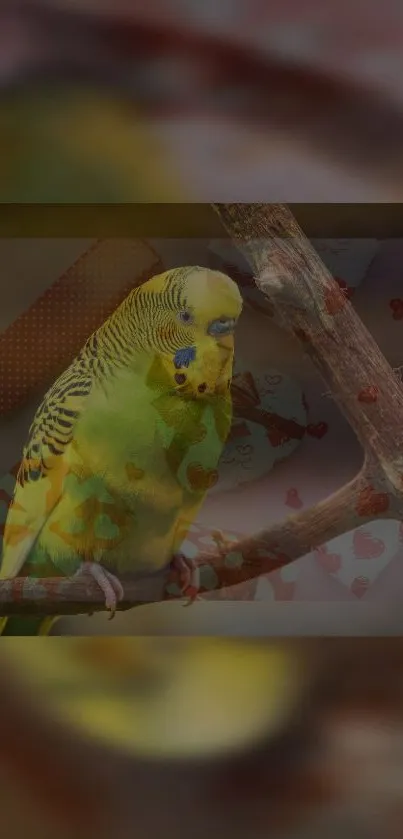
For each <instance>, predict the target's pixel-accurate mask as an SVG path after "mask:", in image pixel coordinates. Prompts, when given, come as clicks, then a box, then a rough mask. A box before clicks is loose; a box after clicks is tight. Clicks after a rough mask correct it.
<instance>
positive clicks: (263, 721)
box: [2, 637, 305, 758]
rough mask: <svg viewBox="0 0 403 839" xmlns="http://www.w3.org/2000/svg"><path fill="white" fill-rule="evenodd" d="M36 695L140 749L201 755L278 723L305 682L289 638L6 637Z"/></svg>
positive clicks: (83, 724)
mask: <svg viewBox="0 0 403 839" xmlns="http://www.w3.org/2000/svg"><path fill="white" fill-rule="evenodd" d="M2 651H3V655H6V656H7V659H8V660H9V663H11V662H12V663H13V664H14V666H15V667H16V668H17V669H18V676H19V678H20V679H21V677H22V676H23V677H24V680H25V681H26V683H27V686H29V688H30V689H31V693H32V696H33V698H34V699H37V700H39V701H40V703H41V707H42V708H43V709H44V708H45V710H46V714H49V713H51V714H52V715H55V714H56V715H57V717H58V718H59V719H60V720H61V721H63V722H67V723H68V724H69V725H72V726H74V727H76V728H77V729H78V730H80V731H81V732H82V733H83V734H88V735H91V736H92V737H95V738H97V739H101V740H104V741H106V742H108V743H109V744H111V745H113V746H115V747H116V746H118V747H119V748H121V749H124V750H125V751H130V752H134V753H136V754H138V755H148V756H154V757H160V758H164V757H165V758H166V757H190V756H194V757H202V756H211V755H214V754H218V753H224V752H227V751H230V750H234V749H235V750H236V749H240V748H242V747H244V746H247V745H248V744H253V743H254V742H255V741H259V740H260V739H261V738H263V737H264V736H270V735H271V734H274V733H277V732H278V731H279V730H280V729H281V728H282V726H284V725H285V724H286V723H287V721H288V720H289V718H290V716H292V713H293V711H294V709H295V707H296V703H297V702H298V699H299V698H300V697H301V692H302V690H303V686H304V683H305V678H304V677H305V673H304V668H303V662H301V660H300V656H299V655H298V653H297V651H296V649H295V648H294V646H293V645H292V644H289V643H283V642H275V643H271V642H269V643H266V642H265V643H261V642H255V641H238V640H232V639H228V640H227V639H217V638H206V639H204V638H189V639H159V638H94V637H92V638H91V637H89V638H56V637H51V638H47V639H40V638H29V639H27V638H24V639H22V638H6V637H5V638H3V642H2Z"/></svg>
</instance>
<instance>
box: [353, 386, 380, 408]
mask: <svg viewBox="0 0 403 839" xmlns="http://www.w3.org/2000/svg"><path fill="white" fill-rule="evenodd" d="M378 395H379V388H377V387H376V385H369V386H368V387H364V388H363V389H362V390H360V392H359V394H358V401H359V402H364V404H366V405H371V403H373V402H376V401H377V399H378Z"/></svg>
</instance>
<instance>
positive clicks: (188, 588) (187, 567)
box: [171, 553, 200, 606]
mask: <svg viewBox="0 0 403 839" xmlns="http://www.w3.org/2000/svg"><path fill="white" fill-rule="evenodd" d="M171 567H172V568H174V570H175V571H176V572H177V573H178V575H179V579H180V581H181V594H183V595H184V596H185V597H188V600H187V602H186V603H185V604H184V605H185V606H191V605H192V603H194V602H195V600H200V597H199V590H200V570H199V566H198V565H197V564H196V562H195V561H194V559H189V557H187V556H185V555H184V554H182V553H177V554H175V556H174V557H173V558H172V562H171Z"/></svg>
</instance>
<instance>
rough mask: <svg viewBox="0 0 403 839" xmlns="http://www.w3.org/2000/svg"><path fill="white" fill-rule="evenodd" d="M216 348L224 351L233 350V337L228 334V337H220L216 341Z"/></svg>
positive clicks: (231, 334)
mask: <svg viewBox="0 0 403 839" xmlns="http://www.w3.org/2000/svg"><path fill="white" fill-rule="evenodd" d="M217 346H218V347H222V348H223V349H225V350H230V351H231V350H233V349H234V335H233V333H230V334H229V335H222V337H221V338H220V339H219V340H218V341H217Z"/></svg>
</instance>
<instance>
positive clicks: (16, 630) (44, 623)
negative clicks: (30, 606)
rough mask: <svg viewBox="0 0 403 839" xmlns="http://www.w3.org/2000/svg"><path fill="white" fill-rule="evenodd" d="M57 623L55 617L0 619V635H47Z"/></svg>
mask: <svg viewBox="0 0 403 839" xmlns="http://www.w3.org/2000/svg"><path fill="white" fill-rule="evenodd" d="M55 621H57V616H56V617H54V616H53V615H52V616H50V617H45V618H44V617H37V618H36V617H31V616H30V617H26V618H24V617H22V616H21V617H17V616H16V617H15V618H14V617H12V618H0V635H49V632H50V630H51V628H52V626H53V624H54V622H55Z"/></svg>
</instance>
